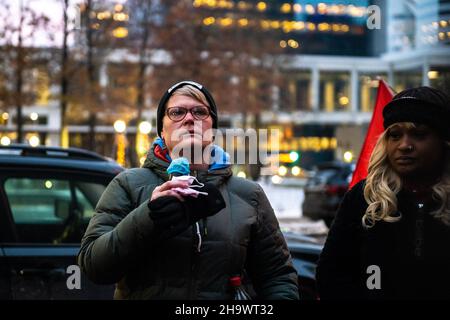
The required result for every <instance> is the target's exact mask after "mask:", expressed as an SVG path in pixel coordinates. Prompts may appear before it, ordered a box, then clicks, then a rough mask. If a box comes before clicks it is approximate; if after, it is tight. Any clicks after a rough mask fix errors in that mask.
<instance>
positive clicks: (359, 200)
mask: <svg viewBox="0 0 450 320" xmlns="http://www.w3.org/2000/svg"><path fill="white" fill-rule="evenodd" d="M362 188H363V184H362V183H359V184H357V185H355V187H354V188H353V189H352V190H350V191H349V192H347V193H346V195H345V196H344V199H343V200H342V202H341V205H340V206H339V209H338V212H337V214H336V217H335V219H334V222H333V224H332V226H331V229H330V231H329V233H328V237H327V240H326V242H325V246H324V248H323V250H322V253H321V255H320V258H319V262H318V266H317V270H316V280H317V287H318V291H319V296H320V299H322V300H330V299H358V298H361V293H362V292H361V274H360V267H359V266H360V258H359V237H358V230H359V228H361V227H362V226H361V217H362V216H363V214H364V212H358V211H361V210H362V209H363V208H364V207H365V206H364V203H365V201H364V198H363V190H362ZM364 211H365V210H364Z"/></svg>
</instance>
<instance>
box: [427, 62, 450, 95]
mask: <svg viewBox="0 0 450 320" xmlns="http://www.w3.org/2000/svg"><path fill="white" fill-rule="evenodd" d="M428 79H429V80H430V86H432V87H435V88H438V89H441V90H442V91H444V92H446V93H447V94H448V95H450V67H432V68H430V71H428Z"/></svg>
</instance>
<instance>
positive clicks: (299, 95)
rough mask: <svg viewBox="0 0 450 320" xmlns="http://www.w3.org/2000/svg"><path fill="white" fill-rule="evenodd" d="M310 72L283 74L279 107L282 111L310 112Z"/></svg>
mask: <svg viewBox="0 0 450 320" xmlns="http://www.w3.org/2000/svg"><path fill="white" fill-rule="evenodd" d="M311 90H312V88H311V71H310V70H303V71H298V72H295V73H288V74H285V81H284V83H283V86H282V88H281V101H282V103H281V105H280V109H281V110H283V111H307V112H308V111H312V104H311V101H312V99H311Z"/></svg>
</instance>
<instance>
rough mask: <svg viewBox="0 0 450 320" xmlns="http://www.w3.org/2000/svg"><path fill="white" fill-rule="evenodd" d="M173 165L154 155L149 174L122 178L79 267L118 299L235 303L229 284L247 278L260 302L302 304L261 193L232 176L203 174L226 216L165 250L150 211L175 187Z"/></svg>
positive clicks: (101, 207) (111, 189)
mask: <svg viewBox="0 0 450 320" xmlns="http://www.w3.org/2000/svg"><path fill="white" fill-rule="evenodd" d="M167 166H168V163H166V162H164V161H162V160H160V159H158V158H156V157H155V156H154V154H153V150H152V151H151V152H149V156H148V157H147V160H146V162H145V163H144V165H143V167H142V168H136V169H129V170H126V171H124V172H122V173H120V174H119V175H118V176H117V177H116V178H115V179H114V180H113V181H112V182H111V183H110V184H109V185H108V187H107V189H106V191H105V192H104V193H103V195H102V197H101V199H100V201H99V203H98V205H97V207H96V213H95V214H94V217H93V218H92V219H91V221H90V223H89V226H88V228H87V230H86V233H85V235H84V237H83V240H82V244H81V249H80V252H79V254H78V264H79V265H80V266H81V268H82V270H83V272H84V273H85V274H86V275H87V276H88V277H89V278H90V279H91V280H92V281H93V282H96V283H99V284H112V283H117V285H116V291H115V295H114V298H115V299H214V300H226V299H232V294H231V292H230V288H229V284H228V282H229V278H230V277H232V276H234V275H240V274H242V273H243V271H244V270H245V271H246V274H248V276H249V278H250V279H251V282H252V284H253V288H254V290H255V292H256V293H257V295H258V298H260V299H298V298H299V293H298V284H297V273H296V270H295V269H294V268H293V266H292V262H291V256H290V253H289V251H288V249H287V246H286V242H285V240H284V238H283V235H282V233H281V231H280V229H279V225H278V221H277V220H276V218H275V215H274V212H273V209H272V207H271V205H270V203H269V202H268V200H267V198H266V195H265V194H264V192H263V190H262V189H261V187H260V186H259V185H258V184H256V183H253V182H251V181H248V180H245V179H241V178H238V177H234V176H232V173H231V168H230V167H228V168H226V169H219V170H214V171H209V172H206V171H204V172H196V173H193V175H195V174H196V175H197V179H198V180H199V181H201V182H211V183H214V184H215V185H216V186H217V187H218V188H219V189H220V191H221V193H222V196H223V198H224V199H225V202H226V208H224V209H223V210H221V211H220V212H218V213H217V214H215V215H213V216H211V217H208V218H207V219H205V220H202V221H200V222H199V225H200V231H201V235H202V244H201V248H200V252H198V250H197V246H198V242H199V238H198V236H197V234H196V232H197V230H196V225H195V224H194V225H193V226H191V227H190V228H188V229H187V230H185V231H184V232H182V233H181V234H179V235H178V236H175V237H173V238H171V239H169V240H166V241H163V242H158V241H156V240H155V238H154V237H153V236H154V232H153V222H152V220H151V218H150V216H149V208H148V206H147V204H148V201H149V199H150V196H151V194H152V192H153V190H154V188H155V187H156V186H158V185H160V184H162V183H163V182H165V181H166V180H167V179H168V176H167V173H166V169H167Z"/></svg>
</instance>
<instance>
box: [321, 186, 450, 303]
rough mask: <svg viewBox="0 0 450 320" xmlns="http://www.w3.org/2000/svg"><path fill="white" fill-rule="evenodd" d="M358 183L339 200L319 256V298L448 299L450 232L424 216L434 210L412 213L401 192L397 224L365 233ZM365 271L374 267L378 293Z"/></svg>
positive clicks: (412, 202)
mask: <svg viewBox="0 0 450 320" xmlns="http://www.w3.org/2000/svg"><path fill="white" fill-rule="evenodd" d="M364 183H365V181H362V182H360V183H358V184H357V185H356V186H355V187H354V188H353V189H352V190H350V191H349V192H347V194H346V195H345V197H344V200H343V201H342V203H341V206H340V208H339V210H338V213H337V216H336V219H335V221H334V223H333V225H332V227H331V229H330V232H329V234H328V238H327V241H326V243H325V246H324V249H323V251H322V253H321V255H320V259H319V263H318V267H317V285H318V291H319V295H320V297H321V299H322V300H327V299H450V250H449V249H448V245H449V244H450V228H449V226H447V225H445V224H444V223H443V222H441V221H440V220H438V219H436V218H434V217H433V216H431V215H430V214H429V212H430V211H432V210H433V209H435V208H436V205H435V204H434V203H433V202H432V201H428V202H427V203H426V205H425V206H424V207H423V208H422V209H418V205H417V201H416V198H415V197H414V196H413V195H412V194H411V193H408V192H406V191H401V192H400V193H399V194H398V195H397V200H398V211H399V212H400V213H401V215H402V218H401V220H400V221H398V222H393V223H392V222H391V223H389V222H384V221H379V222H377V223H376V224H375V226H374V227H372V228H369V229H367V228H364V227H363V226H362V217H363V215H364V213H365V211H366V209H367V203H366V201H365V200H364V196H363V186H364ZM370 266H377V267H378V268H379V271H380V272H379V274H380V276H381V277H380V282H379V284H380V286H381V288H380V289H377V288H373V287H374V286H373V284H374V283H375V282H374V281H375V280H374V279H375V278H374V277H373V276H374V275H375V274H376V273H378V272H377V271H375V270H374V269H372V268H373V267H370ZM367 282H369V286H368V284H367ZM369 287H372V289H369Z"/></svg>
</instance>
